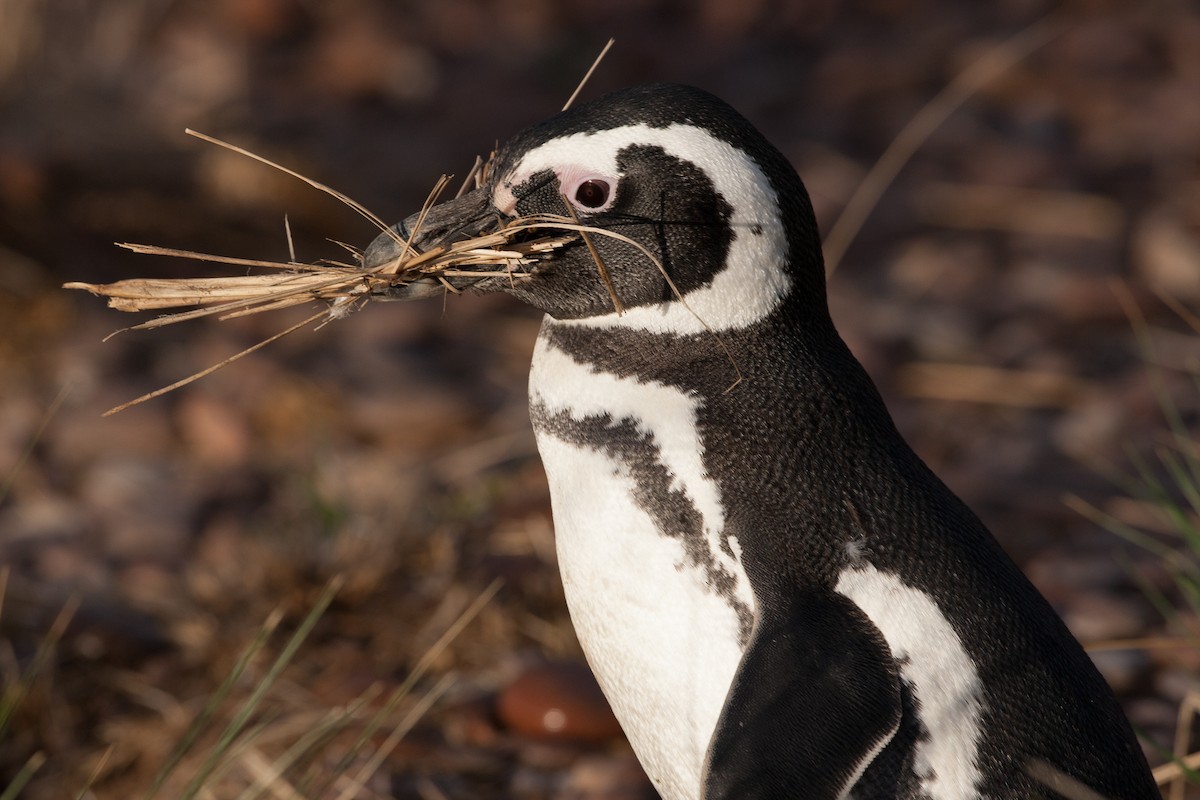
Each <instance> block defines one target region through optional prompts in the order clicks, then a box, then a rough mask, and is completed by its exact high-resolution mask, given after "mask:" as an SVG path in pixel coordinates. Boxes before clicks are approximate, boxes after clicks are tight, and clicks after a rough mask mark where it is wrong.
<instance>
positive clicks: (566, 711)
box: [496, 661, 621, 742]
mask: <svg viewBox="0 0 1200 800" xmlns="http://www.w3.org/2000/svg"><path fill="white" fill-rule="evenodd" d="M496 714H497V716H498V717H499V719H500V721H501V723H502V724H503V725H504V726H505V727H507V728H509V729H511V730H512V731H514V732H516V733H519V734H521V735H523V736H531V737H535V738H542V739H556V740H577V741H589V742H603V741H606V740H609V739H615V738H617V737H619V736H620V735H621V726H620V725H618V724H617V719H616V717H614V716H613V713H612V710H611V709H610V708H609V707H608V701H606V700H605V699H604V695H603V693H601V691H600V686H599V685H598V684H597V683H596V679H595V677H593V675H592V673H591V670H589V669H588V667H587V665H586V664H583V663H582V662H579V661H547V662H543V663H538V664H534V665H532V666H528V667H526V668H525V669H524V670H523V671H522V672H521V673H520V674H519V675H518V676H517V677H516V678H515V679H514V680H513V681H512V682H511V683H509V684H508V685H507V686H506V687H504V689H503V690H502V691H501V692H500V696H499V697H498V698H497V701H496Z"/></svg>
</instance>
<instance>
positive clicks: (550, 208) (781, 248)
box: [363, 85, 825, 334]
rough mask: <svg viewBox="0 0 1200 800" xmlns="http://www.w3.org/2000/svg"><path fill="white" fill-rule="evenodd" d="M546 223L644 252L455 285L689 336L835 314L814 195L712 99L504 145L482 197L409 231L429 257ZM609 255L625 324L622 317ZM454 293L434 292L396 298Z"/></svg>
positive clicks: (605, 101) (428, 217)
mask: <svg viewBox="0 0 1200 800" xmlns="http://www.w3.org/2000/svg"><path fill="white" fill-rule="evenodd" d="M568 204H569V208H568V207H567V206H568ZM545 214H550V215H558V216H574V217H577V218H578V219H579V221H580V222H581V223H583V224H585V225H588V226H593V227H595V228H601V229H604V230H605V231H611V232H613V233H614V234H617V235H619V236H620V237H623V238H624V239H628V240H632V242H636V243H637V245H640V247H638V246H635V245H633V244H631V243H630V242H629V241H624V240H622V239H621V238H616V237H610V236H605V235H597V234H591V235H590V236H589V239H590V243H591V247H589V246H587V244H586V243H584V242H583V241H577V242H572V243H570V244H568V245H566V246H564V247H562V248H561V249H559V250H557V251H555V252H553V253H552V254H551V255H550V256H549V257H546V258H543V259H541V260H539V261H537V262H535V264H534V267H533V270H532V275H531V276H530V277H527V278H524V279H519V280H516V279H512V278H510V277H507V276H495V275H494V274H493V275H490V276H481V277H475V276H471V275H467V276H458V277H454V278H449V279H446V280H448V281H449V282H450V283H451V285H452V286H453V287H454V288H456V289H459V288H463V289H471V290H474V291H500V292H507V293H509V294H512V295H516V296H517V297H519V298H521V299H522V300H524V301H526V302H528V303H530V304H532V305H533V306H535V307H537V308H539V309H541V310H542V311H544V312H546V313H547V314H549V315H550V316H551V317H553V318H555V319H559V320H573V321H577V322H579V323H581V324H589V325H598V326H619V327H630V328H641V329H645V330H650V331H655V332H670V333H675V334H681V333H698V332H700V331H703V330H706V329H707V330H729V329H736V328H742V327H746V326H748V325H751V324H753V323H754V322H757V321H759V320H761V319H764V318H765V317H767V316H769V315H770V314H772V313H774V312H776V311H777V310H779V309H780V308H781V307H782V306H783V305H784V304H785V303H787V302H792V303H795V302H796V301H801V302H806V303H809V304H815V306H814V308H819V309H821V310H823V309H824V302H825V300H824V276H823V268H822V263H821V255H820V243H819V240H818V237H817V232H816V224H815V221H814V219H813V214H812V209H811V206H810V204H809V201H808V196H807V193H806V192H805V190H804V186H803V184H802V183H801V182H800V179H799V178H798V177H797V176H796V173H795V171H794V170H793V169H792V167H791V165H790V164H788V162H787V160H786V159H785V158H784V157H783V156H782V155H781V154H780V153H779V152H778V151H777V150H776V149H775V148H774V147H773V146H772V145H771V144H769V143H768V142H767V141H766V139H765V138H764V137H763V136H762V135H761V134H760V133H759V132H758V131H757V130H755V128H754V127H753V126H752V125H751V124H750V123H749V122H747V121H746V120H745V119H744V118H743V117H742V116H741V115H739V114H738V113H737V112H736V111H734V110H733V109H732V108H730V107H729V106H728V105H726V104H725V103H724V102H722V101H721V100H719V99H717V98H716V97H714V96H712V95H710V94H708V93H707V92H703V91H701V90H699V89H694V88H690V87H685V86H676V85H650V86H639V87H635V88H631V89H626V90H624V91H620V92H616V93H614V94H611V95H607V96H605V97H602V98H600V99H598V100H595V101H592V102H590V103H588V104H586V105H581V106H577V107H575V108H573V109H571V110H568V111H564V112H562V113H560V114H557V115H555V116H553V117H551V118H549V119H547V120H546V121H544V122H542V123H540V124H538V125H535V126H533V127H531V128H529V129H528V130H526V131H524V132H522V133H520V134H518V135H517V136H515V137H513V138H512V139H511V140H510V141H508V142H507V143H506V144H504V145H503V146H502V147H501V148H500V149H499V150H498V151H497V153H496V155H495V158H494V161H493V162H492V165H491V168H490V169H489V171H488V177H487V179H486V182H485V184H484V185H483V186H481V187H480V188H478V189H475V190H474V191H471V192H469V193H467V194H465V195H463V196H461V197H459V198H457V199H455V200H451V201H449V202H446V203H442V204H440V205H437V206H434V207H433V208H431V209H428V210H427V211H426V213H425V215H424V217H423V218H422V219H421V220H420V224H418V223H417V219H418V216H420V215H413V216H412V217H409V218H408V219H407V220H405V221H404V222H401V223H399V224H398V225H396V226H394V230H395V232H396V233H399V234H400V237H402V238H407V237H408V235H409V231H410V230H413V229H414V228H415V229H416V235H415V237H414V239H413V241H412V246H414V247H415V248H416V249H417V250H418V251H423V250H426V249H428V248H430V247H433V246H436V245H439V244H448V243H450V242H453V241H455V240H461V239H465V238H469V237H472V236H477V235H480V234H484V233H488V232H491V231H494V230H496V229H498V228H499V227H501V226H502V225H503V224H504V222H505V221H506V220H509V219H512V218H515V217H526V216H534V215H545ZM534 235H542V236H544V235H546V231H544V230H542V231H537V232H533V233H531V234H530V236H534ZM400 247H401V245H400V244H399V243H398V242H397V236H396V235H395V233H384V234H382V235H380V236H379V237H377V238H376V239H375V241H374V242H372V243H371V245H370V246H369V247H368V248H367V250H366V252H365V253H364V258H363V263H364V265H365V266H367V267H371V266H373V265H377V264H382V263H385V262H387V261H389V260H391V259H393V258H395V257H396V256H397V255H398V254H399V250H400ZM592 248H594V249H595V251H596V252H595V254H593V252H592ZM647 253H649V254H650V255H652V256H653V258H652V259H651V258H648V257H647ZM597 255H598V256H599V259H600V260H601V262H602V263H603V265H604V267H605V270H606V272H607V273H608V275H609V277H610V280H611V289H612V292H613V293H615V294H616V295H617V297H618V298H619V299H620V301H621V303H622V304H623V306H624V313H617V311H616V310H615V308H614V304H613V300H612V295H611V293H610V291H609V287H608V286H606V285H605V283H604V281H603V280H602V279H601V276H600V273H599V270H598V268H597V263H596V256H597ZM488 269H489V268H486V267H485V268H483V269H482V270H481V271H488ZM491 271H492V272H493V273H494V269H493V270H491ZM441 288H442V285H441V284H440V283H436V282H433V281H431V280H426V281H424V282H417V283H414V284H410V285H409V286H408V287H404V288H403V289H401V290H400V291H398V292H396V293H395V294H398V295H400V297H401V299H406V296H407V297H413V296H422V295H426V294H430V293H433V292H437V291H440V290H441Z"/></svg>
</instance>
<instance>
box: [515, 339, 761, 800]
mask: <svg viewBox="0 0 1200 800" xmlns="http://www.w3.org/2000/svg"><path fill="white" fill-rule="evenodd" d="M530 399H531V402H532V403H533V404H534V405H535V406H541V407H542V408H544V409H545V411H546V412H548V413H550V414H566V415H569V417H570V419H572V420H576V421H582V420H585V419H587V418H589V417H591V418H597V417H600V416H602V415H604V414H608V415H610V417H611V420H612V422H614V423H618V422H622V421H625V422H629V423H632V424H634V425H636V426H637V430H638V432H639V434H641V435H643V436H647V437H648V440H649V441H650V442H652V443H653V445H654V446H655V447H656V448H657V452H658V458H659V461H660V463H661V465H662V466H663V467H665V468H666V469H667V470H668V471H669V472H670V474H671V475H672V476H673V477H672V486H671V488H672V490H678V491H682V493H683V494H684V495H685V496H686V497H687V498H689V499H690V501H691V502H692V504H693V505H694V506H695V508H696V509H697V510H698V511H699V512H700V514H701V516H702V517H703V529H704V537H705V539H706V540H708V542H709V549H710V553H711V554H712V555H713V556H714V558H715V559H716V560H717V562H718V564H719V566H720V567H721V568H722V569H723V571H725V572H726V573H727V574H731V575H732V576H733V577H734V579H735V582H736V583H735V591H734V595H735V597H736V603H737V604H741V607H742V608H743V609H749V611H750V613H753V609H754V600H753V596H752V594H751V591H750V585H749V581H748V580H747V578H746V575H745V573H744V571H743V570H742V567H741V564H740V563H739V561H738V559H737V557H736V555H730V554H729V553H728V552H727V551H726V550H725V549H724V548H722V547H721V546H720V537H721V535H722V528H723V525H724V515H723V512H722V506H721V498H720V492H719V490H718V487H717V486H716V484H715V483H714V482H713V481H712V480H711V479H710V478H709V477H708V476H707V475H706V474H705V473H704V471H703V468H702V461H701V457H700V447H701V439H700V436H699V433H698V431H697V427H696V408H697V403H698V400H697V399H696V398H693V397H690V396H688V395H687V394H685V393H683V392H681V391H679V390H678V389H675V388H674V387H669V386H665V385H662V384H657V383H653V382H644V381H638V380H636V379H634V378H622V377H618V376H614V375H611V374H607V373H600V372H597V371H596V370H594V369H593V368H592V367H590V366H589V365H586V364H581V363H579V362H577V361H575V360H573V359H572V358H571V357H569V356H568V355H566V354H565V353H563V352H561V351H559V350H557V349H555V348H553V347H551V346H550V345H549V344H548V343H547V342H546V341H545V338H544V337H543V338H541V339H539V341H538V346H537V349H536V351H535V353H534V361H533V367H532V369H531V371H530ZM535 427H540V428H541V429H540V430H538V431H537V433H538V449H539V450H540V451H541V455H542V461H543V463H544V464H545V467H546V474H547V477H548V478H549V483H550V498H551V503H552V507H553V511H554V525H555V535H556V539H557V548H558V557H559V568H560V570H561V572H562V580H563V586H564V589H565V591H566V597H567V604H568V606H569V608H570V611H571V618H572V621H573V622H574V625H575V630H576V633H577V634H578V636H579V639H580V642H581V644H582V645H583V648H584V651H585V652H586V653H587V656H588V661H589V662H590V663H591V665H592V669H593V670H594V671H595V672H596V677H597V679H598V680H599V681H600V685H601V686H602V687H603V689H604V692H605V695H606V696H607V697H608V699H609V702H610V703H611V704H612V706H613V711H614V712H615V713H616V715H617V718H618V719H619V720H620V721H621V725H622V727H623V728H624V729H625V732H626V734H627V735H628V737H629V740H630V742H631V744H632V745H633V747H634V750H635V751H636V752H637V754H638V757H639V759H640V760H641V762H642V765H643V766H644V767H645V768H646V771H647V773H648V774H649V775H650V777H651V779H652V780H653V781H654V783H655V786H656V787H657V788H658V790H659V792H660V794H661V795H662V796H663V798H664V800H675V799H676V798H679V799H680V800H684V799H685V798H699V797H700V794H701V786H700V780H701V772H702V769H703V765H704V756H705V753H706V751H707V748H708V743H709V740H710V739H711V738H712V733H713V730H714V728H715V726H716V722H717V718H718V716H719V714H720V712H721V708H722V707H723V705H724V702H725V696H726V694H727V693H728V691H729V686H730V683H731V682H732V679H733V674H734V672H735V670H736V669H737V665H738V663H739V661H740V660H741V655H742V646H741V644H740V643H739V619H738V615H737V613H736V611H735V609H734V603H733V602H731V600H730V599H729V598H727V597H722V596H720V595H719V594H718V593H717V592H716V591H715V590H714V588H713V587H712V586H710V585H709V581H708V577H707V573H706V571H705V569H703V568H702V567H700V566H698V565H696V564H695V563H692V561H690V560H689V558H688V555H687V553H686V552H685V550H684V546H683V542H682V541H681V540H680V539H679V538H673V537H669V536H665V535H663V534H662V532H661V531H659V530H658V528H657V526H656V524H655V521H654V519H653V518H652V517H651V515H650V514H649V513H648V512H647V511H646V510H644V509H643V508H642V507H641V506H639V504H638V503H637V502H636V500H635V499H634V479H633V477H632V475H631V471H630V468H629V464H628V463H624V462H623V461H622V460H621V459H620V457H619V456H617V455H615V454H613V453H610V452H607V451H606V450H605V449H604V448H602V447H601V448H596V447H590V446H588V445H587V444H586V443H580V442H577V441H567V440H566V439H564V438H560V437H558V436H556V435H554V434H553V433H551V432H549V431H548V430H546V429H545V426H536V425H535ZM730 544H731V545H736V543H735V542H731V543H730ZM730 549H732V551H733V553H734V554H736V553H737V552H738V551H737V548H736V546H732V547H731V548H730Z"/></svg>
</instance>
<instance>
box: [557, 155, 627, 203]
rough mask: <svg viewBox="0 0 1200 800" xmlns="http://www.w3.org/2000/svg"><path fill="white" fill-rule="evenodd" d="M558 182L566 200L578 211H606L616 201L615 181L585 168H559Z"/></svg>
mask: <svg viewBox="0 0 1200 800" xmlns="http://www.w3.org/2000/svg"><path fill="white" fill-rule="evenodd" d="M558 180H559V186H560V187H561V189H560V190H561V191H562V193H563V194H564V195H566V199H567V200H569V201H570V202H571V204H572V205H574V206H575V207H576V208H578V209H579V210H580V211H587V212H589V213H596V212H599V211H607V210H608V209H609V207H610V206H612V204H613V201H614V200H615V199H616V194H617V181H616V179H615V178H612V177H609V176H608V175H604V174H603V173H598V172H595V171H593V170H590V169H587V168H586V167H577V166H568V167H565V168H560V169H559V170H558Z"/></svg>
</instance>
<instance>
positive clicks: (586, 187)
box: [575, 178, 608, 209]
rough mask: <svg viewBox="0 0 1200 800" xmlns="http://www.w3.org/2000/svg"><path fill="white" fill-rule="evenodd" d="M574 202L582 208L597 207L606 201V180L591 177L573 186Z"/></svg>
mask: <svg viewBox="0 0 1200 800" xmlns="http://www.w3.org/2000/svg"><path fill="white" fill-rule="evenodd" d="M575 202H576V203H578V204H579V205H581V206H583V207H584V208H590V209H597V208H600V207H601V206H603V205H604V204H605V203H607V202H608V182H607V181H602V180H600V179H599V178H591V179H589V180H586V181H584V182H583V183H581V184H579V186H577V187H576V188H575Z"/></svg>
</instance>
